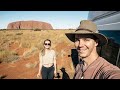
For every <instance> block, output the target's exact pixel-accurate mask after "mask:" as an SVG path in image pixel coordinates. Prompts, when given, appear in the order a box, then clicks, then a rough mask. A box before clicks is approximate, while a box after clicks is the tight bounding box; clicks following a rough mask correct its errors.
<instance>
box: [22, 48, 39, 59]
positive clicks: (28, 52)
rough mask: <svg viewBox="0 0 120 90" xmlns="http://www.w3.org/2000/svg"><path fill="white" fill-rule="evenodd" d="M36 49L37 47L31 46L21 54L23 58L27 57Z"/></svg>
mask: <svg viewBox="0 0 120 90" xmlns="http://www.w3.org/2000/svg"><path fill="white" fill-rule="evenodd" d="M37 50H38V49H37V48H35V47H32V48H31V49H29V50H28V51H26V52H24V53H23V56H24V57H25V58H27V57H29V56H31V55H33V54H34V53H35V52H36V51H37Z"/></svg>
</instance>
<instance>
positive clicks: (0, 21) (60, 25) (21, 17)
mask: <svg viewBox="0 0 120 90" xmlns="http://www.w3.org/2000/svg"><path fill="white" fill-rule="evenodd" d="M88 13H89V11H0V29H6V28H7V25H8V24H9V23H10V22H15V21H28V20H34V21H43V22H48V23H50V24H51V25H52V27H53V29H70V28H72V29H76V28H77V27H78V26H79V23H80V21H81V20H84V19H87V18H88Z"/></svg>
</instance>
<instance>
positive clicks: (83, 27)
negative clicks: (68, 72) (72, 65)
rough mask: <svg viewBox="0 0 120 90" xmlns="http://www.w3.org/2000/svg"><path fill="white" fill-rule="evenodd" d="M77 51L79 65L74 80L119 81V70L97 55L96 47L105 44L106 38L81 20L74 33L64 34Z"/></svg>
mask: <svg viewBox="0 0 120 90" xmlns="http://www.w3.org/2000/svg"><path fill="white" fill-rule="evenodd" d="M66 36H67V37H68V39H69V40H71V41H72V42H74V44H75V47H76V49H77V51H78V58H79V63H78V65H77V66H76V69H75V76H74V78H75V79H120V69H119V68H118V67H117V66H114V65H113V64H111V63H109V62H108V61H107V60H105V59H104V58H102V57H100V56H99V55H98V53H97V47H99V46H103V45H105V44H107V42H108V40H107V38H106V37H105V36H104V35H103V34H100V33H99V32H98V29H97V25H96V24H95V23H93V22H92V21H90V20H82V21H81V22H80V26H79V27H78V29H77V30H76V31H75V32H74V33H66Z"/></svg>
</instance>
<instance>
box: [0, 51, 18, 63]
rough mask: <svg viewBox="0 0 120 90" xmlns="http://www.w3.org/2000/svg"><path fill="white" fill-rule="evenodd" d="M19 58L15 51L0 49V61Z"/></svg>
mask: <svg viewBox="0 0 120 90" xmlns="http://www.w3.org/2000/svg"><path fill="white" fill-rule="evenodd" d="M18 58H19V56H18V54H17V52H15V51H8V50H0V62H1V63H2V62H11V61H14V60H17V59H18Z"/></svg>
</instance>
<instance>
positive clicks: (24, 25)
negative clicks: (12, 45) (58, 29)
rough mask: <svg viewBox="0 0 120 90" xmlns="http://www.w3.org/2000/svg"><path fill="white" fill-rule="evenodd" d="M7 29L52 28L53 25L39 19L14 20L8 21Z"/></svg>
mask: <svg viewBox="0 0 120 90" xmlns="http://www.w3.org/2000/svg"><path fill="white" fill-rule="evenodd" d="M7 29H53V27H52V25H51V24H49V23H46V22H41V21H16V22H12V23H9V24H8V26H7Z"/></svg>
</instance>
